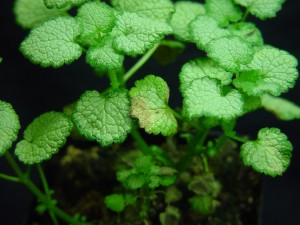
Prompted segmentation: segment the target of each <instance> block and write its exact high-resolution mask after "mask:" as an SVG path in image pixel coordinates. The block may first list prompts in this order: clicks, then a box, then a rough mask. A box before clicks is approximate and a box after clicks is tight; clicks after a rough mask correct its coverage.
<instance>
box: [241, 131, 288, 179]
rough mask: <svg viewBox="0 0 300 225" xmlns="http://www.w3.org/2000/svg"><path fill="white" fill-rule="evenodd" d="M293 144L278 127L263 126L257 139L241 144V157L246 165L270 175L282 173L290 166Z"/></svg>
mask: <svg viewBox="0 0 300 225" xmlns="http://www.w3.org/2000/svg"><path fill="white" fill-rule="evenodd" d="M292 150H293V146H292V144H291V142H289V141H288V140H287V136H286V135H285V134H283V133H281V132H280V130H279V129H277V128H263V129H261V130H260V131H259V132H258V137H257V140H256V141H249V142H247V143H245V144H243V145H242V146H241V157H242V159H243V161H244V164H245V165H246V166H252V167H253V169H255V170H256V171H258V172H260V173H264V174H266V175H270V176H273V177H275V176H277V175H282V173H283V172H284V171H285V170H286V169H287V168H288V166H289V164H290V159H291V153H292Z"/></svg>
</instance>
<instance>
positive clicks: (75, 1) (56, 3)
mask: <svg viewBox="0 0 300 225" xmlns="http://www.w3.org/2000/svg"><path fill="white" fill-rule="evenodd" d="M87 1H89V0H44V2H45V5H46V6H47V8H49V9H51V8H58V9H61V8H64V7H66V6H79V5H82V4H84V3H86V2H87Z"/></svg>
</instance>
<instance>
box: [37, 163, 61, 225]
mask: <svg viewBox="0 0 300 225" xmlns="http://www.w3.org/2000/svg"><path fill="white" fill-rule="evenodd" d="M37 169H38V173H39V175H40V178H41V181H42V184H43V187H44V190H45V194H46V196H47V198H48V200H49V201H52V199H51V193H50V189H49V185H48V182H47V179H46V176H45V173H44V170H43V167H42V166H41V164H37ZM49 214H50V217H51V219H52V221H53V223H54V224H55V225H58V224H59V223H58V221H57V218H56V216H55V214H54V213H53V212H52V210H50V209H49Z"/></svg>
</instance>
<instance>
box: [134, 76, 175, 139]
mask: <svg viewBox="0 0 300 225" xmlns="http://www.w3.org/2000/svg"><path fill="white" fill-rule="evenodd" d="M129 95H130V97H131V99H132V100H131V115H132V116H133V117H135V118H138V120H139V124H140V127H141V128H145V130H146V132H147V133H153V134H155V135H157V134H159V133H161V134H162V135H164V136H169V135H173V134H175V133H176V132H177V127H178V125H177V121H176V119H175V117H174V115H173V113H172V110H171V109H170V108H169V106H168V101H169V87H168V85H167V83H166V82H165V81H164V80H163V79H162V78H160V77H157V76H154V75H148V76H146V77H145V78H144V79H143V80H139V81H136V82H135V87H133V88H131V90H130V92H129Z"/></svg>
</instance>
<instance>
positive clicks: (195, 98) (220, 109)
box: [183, 77, 244, 120]
mask: <svg viewBox="0 0 300 225" xmlns="http://www.w3.org/2000/svg"><path fill="white" fill-rule="evenodd" d="M222 92H225V93H222ZM183 97H184V100H183V110H184V111H185V112H186V114H187V116H188V117H190V118H198V117H201V116H207V117H213V118H216V119H222V120H231V119H234V118H236V117H238V116H241V115H242V114H243V106H244V101H243V96H242V94H240V93H239V92H238V91H237V90H234V89H232V90H225V89H223V87H222V86H221V85H220V83H219V82H218V81H217V80H214V79H211V78H208V77H203V78H200V79H196V80H194V81H193V82H191V83H190V86H189V87H188V88H186V89H185V90H184V91H183Z"/></svg>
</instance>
